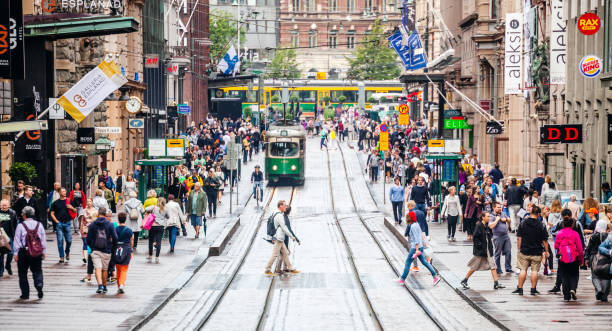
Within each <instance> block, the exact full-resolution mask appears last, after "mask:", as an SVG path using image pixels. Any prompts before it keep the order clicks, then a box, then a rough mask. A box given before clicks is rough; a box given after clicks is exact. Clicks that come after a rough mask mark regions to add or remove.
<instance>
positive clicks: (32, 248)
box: [22, 222, 43, 257]
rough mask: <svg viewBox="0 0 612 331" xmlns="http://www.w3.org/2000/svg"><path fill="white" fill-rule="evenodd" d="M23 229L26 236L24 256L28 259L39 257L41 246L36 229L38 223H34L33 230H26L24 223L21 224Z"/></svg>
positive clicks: (41, 252) (41, 250)
mask: <svg viewBox="0 0 612 331" xmlns="http://www.w3.org/2000/svg"><path fill="white" fill-rule="evenodd" d="M22 224H23V227H24V228H25V229H26V231H27V234H26V238H25V242H26V254H28V256H30V257H39V256H41V255H42V254H43V246H42V242H41V240H40V236H39V235H38V227H39V226H40V223H38V222H36V227H35V228H34V230H30V229H28V227H27V226H26V225H25V222H23V223H22Z"/></svg>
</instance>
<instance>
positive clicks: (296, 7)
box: [291, 0, 302, 11]
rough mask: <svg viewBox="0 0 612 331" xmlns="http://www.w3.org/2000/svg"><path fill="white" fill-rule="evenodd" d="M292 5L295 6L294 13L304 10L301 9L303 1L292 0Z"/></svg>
mask: <svg viewBox="0 0 612 331" xmlns="http://www.w3.org/2000/svg"><path fill="white" fill-rule="evenodd" d="M291 4H292V5H293V11H300V10H301V9H302V8H301V7H300V5H301V0H291Z"/></svg>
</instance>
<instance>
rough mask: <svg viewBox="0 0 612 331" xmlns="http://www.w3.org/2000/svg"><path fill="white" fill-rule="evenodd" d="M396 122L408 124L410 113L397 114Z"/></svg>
mask: <svg viewBox="0 0 612 331" xmlns="http://www.w3.org/2000/svg"><path fill="white" fill-rule="evenodd" d="M397 124H399V125H410V115H408V114H399V115H398V116H397Z"/></svg>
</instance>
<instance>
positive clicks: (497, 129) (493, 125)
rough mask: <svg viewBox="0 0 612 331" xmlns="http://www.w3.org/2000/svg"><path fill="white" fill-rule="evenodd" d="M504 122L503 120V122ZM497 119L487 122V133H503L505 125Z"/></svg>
mask: <svg viewBox="0 0 612 331" xmlns="http://www.w3.org/2000/svg"><path fill="white" fill-rule="evenodd" d="M501 123H502V124H503V122H501ZM502 124H499V123H497V122H495V121H490V122H487V127H486V132H485V133H486V134H502V133H503V132H504V127H503V126H502Z"/></svg>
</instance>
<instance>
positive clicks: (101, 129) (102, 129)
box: [96, 126, 121, 134]
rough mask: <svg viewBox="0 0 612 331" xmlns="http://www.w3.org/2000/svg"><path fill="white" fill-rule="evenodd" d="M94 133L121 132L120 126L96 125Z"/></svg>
mask: <svg viewBox="0 0 612 331" xmlns="http://www.w3.org/2000/svg"><path fill="white" fill-rule="evenodd" d="M96 133H101V134H115V133H116V134H119V133H121V128H120V127H118V126H99V127H96Z"/></svg>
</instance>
